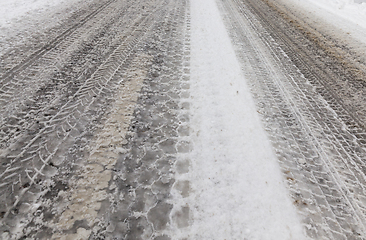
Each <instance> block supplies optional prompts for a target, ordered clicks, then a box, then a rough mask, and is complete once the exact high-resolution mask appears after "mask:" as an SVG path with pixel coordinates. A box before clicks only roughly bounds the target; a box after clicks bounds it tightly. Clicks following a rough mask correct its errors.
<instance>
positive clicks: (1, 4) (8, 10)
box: [0, 0, 65, 27]
mask: <svg viewBox="0 0 366 240" xmlns="http://www.w3.org/2000/svg"><path fill="white" fill-rule="evenodd" d="M64 2H65V1H64V0H16V1H14V0H2V1H0V27H7V26H8V25H11V23H12V22H13V21H16V20H17V19H19V18H21V17H23V16H24V15H26V14H29V13H31V12H42V11H44V10H45V9H48V8H50V7H54V6H56V5H58V4H62V3H64Z"/></svg>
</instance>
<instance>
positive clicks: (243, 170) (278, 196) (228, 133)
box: [185, 0, 304, 239]
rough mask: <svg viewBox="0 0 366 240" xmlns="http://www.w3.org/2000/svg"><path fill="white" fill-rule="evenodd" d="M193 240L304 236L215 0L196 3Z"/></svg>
mask: <svg viewBox="0 0 366 240" xmlns="http://www.w3.org/2000/svg"><path fill="white" fill-rule="evenodd" d="M191 14H192V16H191V17H192V18H191V19H192V21H191V28H192V29H191V31H192V32H191V88H190V89H191V141H192V144H193V151H192V152H191V161H192V166H191V171H190V173H189V175H190V181H191V186H192V192H191V196H190V197H189V200H188V202H189V204H190V207H191V209H192V225H191V226H190V227H189V229H188V230H187V231H186V232H185V233H186V234H187V235H188V239H243V238H244V239H295V238H296V239H303V238H304V237H303V233H302V227H301V225H300V220H299V218H298V216H297V215H296V210H295V208H294V206H293V205H292V203H291V201H290V198H289V197H288V193H287V190H286V188H285V185H284V182H283V178H282V176H281V172H280V168H279V165H278V163H277V159H276V157H275V155H274V153H273V150H272V148H271V146H270V143H269V140H268V138H267V137H266V134H265V132H264V130H263V127H262V125H261V123H260V120H259V117H258V114H257V112H256V109H255V106H254V103H253V100H252V97H251V95H250V93H249V90H248V86H247V82H246V79H245V78H244V76H243V75H242V73H241V69H240V67H239V63H238V61H237V59H236V56H235V53H234V50H233V47H232V45H231V42H230V39H229V37H228V34H227V32H226V30H225V27H224V25H223V22H222V20H221V16H220V13H219V11H218V8H217V6H216V3H215V1H214V0H200V1H192V2H191Z"/></svg>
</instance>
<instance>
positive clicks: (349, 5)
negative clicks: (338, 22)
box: [297, 0, 366, 28]
mask: <svg viewBox="0 0 366 240" xmlns="http://www.w3.org/2000/svg"><path fill="white" fill-rule="evenodd" d="M297 1H299V2H300V0H297ZM302 1H303V0H302ZM306 1H308V2H309V3H311V4H313V5H315V6H317V7H320V8H322V9H325V10H327V11H329V12H331V13H333V14H335V15H337V16H339V17H340V18H343V19H345V20H347V21H350V22H353V23H355V24H357V25H360V26H362V27H363V28H366V0H306Z"/></svg>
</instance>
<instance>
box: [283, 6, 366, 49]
mask: <svg viewBox="0 0 366 240" xmlns="http://www.w3.org/2000/svg"><path fill="white" fill-rule="evenodd" d="M276 1H279V2H281V1H282V2H284V3H285V4H286V5H287V6H289V7H290V8H292V11H295V12H296V13H294V14H295V15H298V14H302V15H305V16H307V17H306V19H307V21H313V22H314V23H315V26H319V27H321V26H322V25H323V26H326V25H324V24H328V26H331V29H334V30H336V31H337V32H338V33H337V34H338V36H341V35H340V34H343V37H342V38H343V39H349V38H352V39H354V40H356V41H358V42H359V43H362V44H366V0H276ZM325 29H328V30H330V28H329V27H325ZM344 34H346V35H344ZM347 35H348V36H347ZM349 44H351V42H349ZM356 45H357V43H356ZM354 47H355V48H356V49H357V46H354ZM363 48H364V47H362V51H363Z"/></svg>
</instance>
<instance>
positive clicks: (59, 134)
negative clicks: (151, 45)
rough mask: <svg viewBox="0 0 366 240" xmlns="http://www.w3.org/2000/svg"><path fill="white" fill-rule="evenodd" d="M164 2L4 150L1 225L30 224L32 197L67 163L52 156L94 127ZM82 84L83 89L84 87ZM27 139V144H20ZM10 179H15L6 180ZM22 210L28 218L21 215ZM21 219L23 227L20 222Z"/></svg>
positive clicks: (155, 5)
mask: <svg viewBox="0 0 366 240" xmlns="http://www.w3.org/2000/svg"><path fill="white" fill-rule="evenodd" d="M163 3H164V1H155V2H154V3H151V6H150V7H151V9H150V10H149V14H143V15H142V16H140V17H137V20H136V21H135V23H134V24H133V25H132V26H131V27H132V28H131V32H127V36H128V37H127V38H125V39H123V43H122V44H120V45H119V47H118V48H116V49H115V50H114V52H113V53H112V54H111V55H110V56H109V58H108V59H107V60H106V61H105V62H104V63H103V64H102V65H101V66H100V67H99V68H98V69H97V70H96V71H95V72H94V73H93V74H92V76H91V77H90V78H88V79H87V80H86V81H85V82H84V83H83V85H82V86H80V87H79V88H78V90H77V91H76V92H75V93H74V94H73V95H71V97H69V99H68V101H66V103H63V104H62V105H61V107H59V108H58V111H57V112H55V113H54V114H52V116H51V117H50V118H49V119H47V120H45V121H39V123H38V126H37V127H38V129H35V130H34V132H33V133H32V134H31V135H29V136H26V138H27V140H26V141H24V139H23V141H20V142H18V145H19V146H18V147H16V148H15V150H11V149H10V150H9V151H8V153H7V157H6V159H7V161H8V162H7V163H6V165H4V164H3V166H5V168H4V170H3V171H2V176H1V178H2V180H4V179H5V180H6V181H5V182H7V181H9V185H8V186H2V195H3V196H6V197H10V198H9V199H3V201H2V209H6V212H4V213H3V216H2V220H1V223H2V225H3V226H2V228H4V227H5V228H6V229H8V230H7V231H11V230H10V229H13V228H14V227H20V229H22V228H24V226H26V225H27V224H29V223H30V221H31V219H32V217H31V215H32V213H34V212H35V211H36V210H37V209H32V207H34V206H35V205H37V204H34V202H35V201H38V202H39V199H40V198H41V197H42V196H43V195H45V194H46V193H47V192H48V190H49V187H50V186H48V187H47V186H45V185H47V182H49V183H50V180H49V179H50V178H51V177H52V176H55V175H56V174H57V171H60V169H59V170H57V169H58V168H61V169H62V168H65V166H67V165H70V164H71V163H70V162H63V160H60V162H57V160H56V159H59V158H60V156H58V155H61V156H64V155H65V154H67V149H69V150H68V154H70V153H71V154H72V152H70V150H71V151H74V150H73V149H72V148H71V149H70V147H71V146H72V144H73V142H74V141H75V140H77V139H78V138H81V137H82V136H83V132H85V131H86V126H85V125H91V126H93V125H94V124H95V123H93V121H98V116H99V117H100V116H101V115H103V112H105V111H106V109H107V106H106V97H107V96H108V95H110V94H112V93H113V91H114V86H116V84H118V83H119V82H120V81H121V79H115V78H114V77H115V76H116V73H117V72H118V71H119V69H120V68H121V66H122V65H124V64H125V61H126V60H127V59H129V56H131V54H133V52H134V51H135V49H136V48H137V47H138V46H139V45H140V43H141V41H142V40H143V39H144V36H146V35H148V34H150V29H151V27H152V26H153V24H154V21H155V20H156V17H155V15H157V16H159V15H161V14H162V13H161V11H162V10H159V7H161V5H162V4H163ZM140 7H141V5H140ZM85 89H87V90H86V91H84V90H85ZM95 115H96V116H95ZM99 121H100V120H99ZM91 130H93V129H91ZM80 136H81V137H80ZM25 142H26V143H27V144H25V145H23V144H24V143H25ZM24 163H27V165H24ZM29 163H31V164H29ZM62 165H65V166H62ZM22 173H25V174H22ZM69 174H70V173H69ZM17 175H18V176H17ZM18 178H19V179H18ZM11 179H13V180H12V181H11V182H10V180H11ZM17 179H18V180H17ZM51 182H52V181H51ZM47 188H48V190H47ZM37 199H38V200H37ZM19 209H20V210H19ZM26 215H28V217H25V216H26ZM21 220H23V224H22V225H23V226H22V225H20V226H19V223H20V221H21ZM7 225H8V226H7ZM21 226H22V227H21ZM18 231H19V230H18ZM17 234H20V233H19V232H17V233H15V235H14V236H18V235H17Z"/></svg>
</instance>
